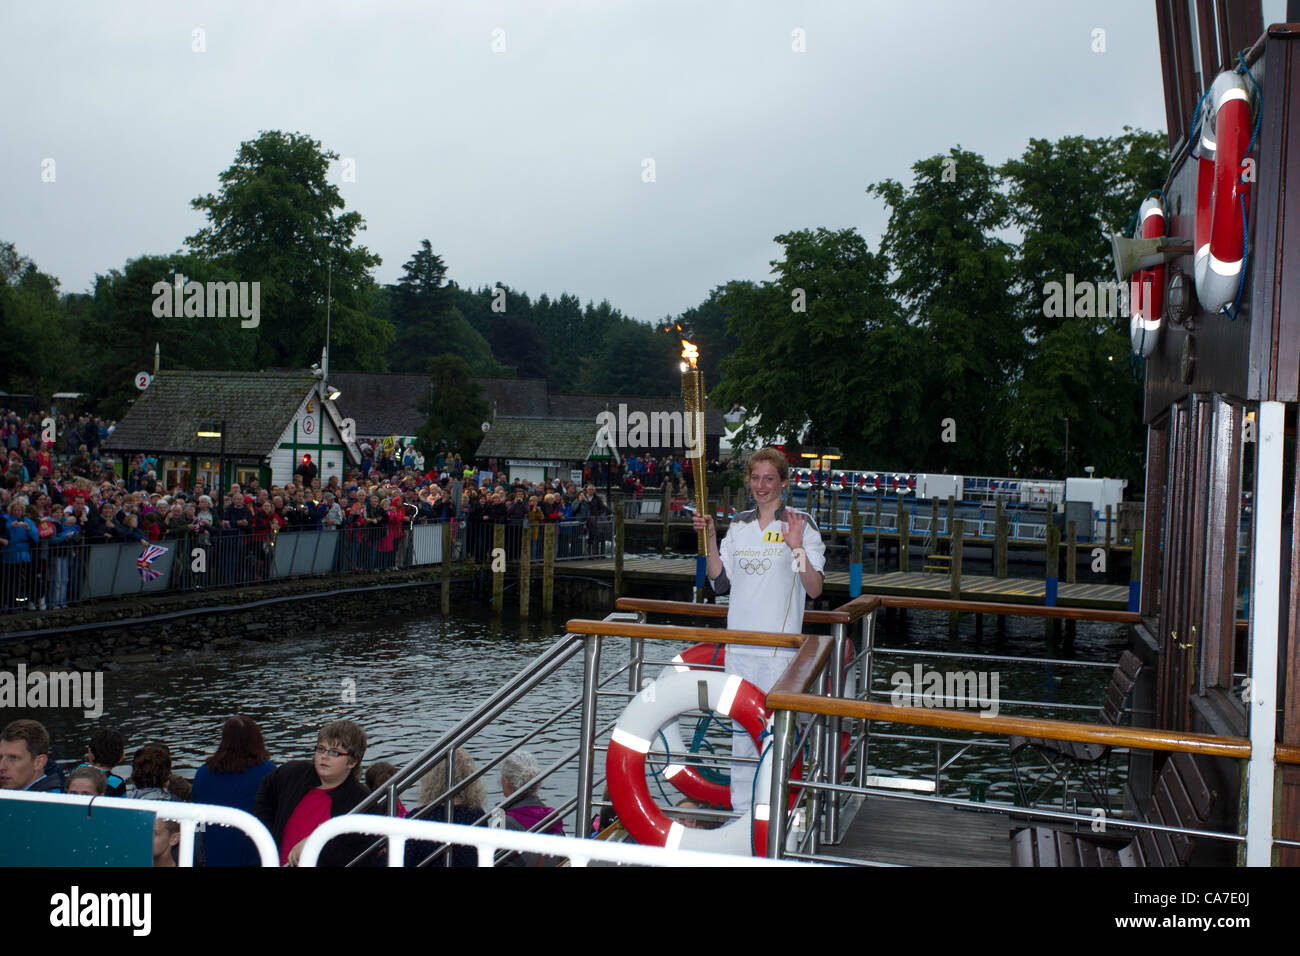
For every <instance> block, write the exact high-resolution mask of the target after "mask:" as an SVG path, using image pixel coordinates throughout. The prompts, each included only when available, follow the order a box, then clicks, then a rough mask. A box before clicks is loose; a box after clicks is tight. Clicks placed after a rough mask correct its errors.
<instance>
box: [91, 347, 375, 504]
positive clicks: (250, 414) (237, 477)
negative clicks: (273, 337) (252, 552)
mask: <svg viewBox="0 0 1300 956" xmlns="http://www.w3.org/2000/svg"><path fill="white" fill-rule="evenodd" d="M330 384H331V385H335V387H339V386H337V385H336V383H335V382H333V381H331V382H330ZM323 389H324V384H323V382H322V381H321V379H320V378H319V377H317V376H316V375H315V374H314V373H313V372H311V371H264V372H195V371H179V370H170V369H165V370H163V371H161V372H159V373H158V374H157V376H155V377H154V379H153V381H152V382H151V383H150V384H149V387H148V388H146V389H145V390H144V391H143V392H142V393H141V395H140V397H139V398H138V399H136V401H135V404H134V405H133V406H132V407H131V410H130V411H129V412H127V414H126V416H125V417H124V418H123V419H122V420H121V421H119V422H118V424H117V428H116V429H115V430H114V431H113V434H112V435H111V436H109V438H108V440H107V441H106V442H105V443H104V446H103V447H104V449H105V450H106V451H111V452H113V453H114V454H115V455H118V456H120V457H121V458H122V459H123V460H124V462H126V465H127V467H129V466H130V462H131V459H133V458H134V457H135V455H137V454H140V453H143V454H145V455H148V456H152V457H154V458H156V459H157V460H158V469H157V471H158V478H159V479H160V480H161V481H162V482H163V483H164V484H165V485H166V487H168V488H173V487H175V486H176V485H180V486H181V487H183V488H186V489H190V488H193V487H194V485H195V482H196V481H199V480H201V481H203V482H204V484H207V485H210V484H212V483H215V482H216V481H217V473H218V469H219V468H220V467H221V462H222V461H223V460H224V470H225V474H224V478H223V480H222V482H221V484H222V487H226V486H228V485H229V483H230V482H232V481H237V482H239V483H241V484H246V483H247V482H248V480H249V479H250V478H257V480H258V482H259V483H260V484H261V485H262V487H264V488H266V487H269V486H271V485H273V484H275V485H283V484H287V483H289V482H290V481H292V480H293V473H294V470H295V469H296V468H297V467H298V463H299V462H300V461H301V460H302V457H303V455H311V457H312V461H313V462H314V463H315V464H316V467H317V469H318V476H319V477H320V478H321V480H322V482H323V481H326V480H328V479H329V478H330V477H332V476H338V478H339V479H340V480H342V478H343V473H344V471H345V469H346V468H348V467H351V465H354V464H357V463H359V462H360V454H359V452H358V450H357V446H356V444H355V443H345V442H344V441H343V437H342V416H341V415H340V414H339V411H338V408H337V407H336V406H335V404H334V403H333V402H331V401H329V400H328V399H327V398H326V397H325V396H324V394H323ZM199 432H204V433H205V434H213V433H215V434H216V435H219V436H221V437H202V438H201V437H199Z"/></svg>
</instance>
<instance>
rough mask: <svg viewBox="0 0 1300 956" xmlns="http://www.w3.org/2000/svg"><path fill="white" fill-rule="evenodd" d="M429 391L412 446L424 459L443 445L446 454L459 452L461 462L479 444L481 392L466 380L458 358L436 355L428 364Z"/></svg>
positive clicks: (483, 409) (484, 408) (484, 410)
mask: <svg viewBox="0 0 1300 956" xmlns="http://www.w3.org/2000/svg"><path fill="white" fill-rule="evenodd" d="M431 385H432V391H431V394H430V396H429V398H427V399H425V401H424V402H422V403H421V405H420V407H419V411H420V412H422V413H423V414H424V415H426V416H427V417H426V419H425V422H424V424H423V425H421V426H420V428H419V429H418V430H417V431H416V433H415V440H416V446H417V447H418V448H419V449H420V451H421V452H423V453H424V455H425V456H426V457H428V458H432V456H433V455H434V454H435V453H436V451H437V449H438V446H439V445H440V444H443V443H445V445H446V448H447V451H448V452H453V453H454V452H459V453H460V455H461V457H462V458H463V459H464V460H465V461H470V460H471V459H473V457H474V451H475V449H477V448H478V446H479V442H481V441H482V440H483V428H482V425H483V422H485V421H487V419H488V404H487V402H486V401H484V400H483V398H482V397H481V394H482V389H481V388H480V387H479V385H478V384H477V383H476V382H474V381H473V380H472V379H471V378H470V369H469V365H468V364H466V362H465V360H464V359H463V358H461V357H460V356H459V355H454V354H446V355H439V356H438V357H437V358H435V359H434V360H433V363H432V376H431Z"/></svg>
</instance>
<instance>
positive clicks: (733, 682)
mask: <svg viewBox="0 0 1300 956" xmlns="http://www.w3.org/2000/svg"><path fill="white" fill-rule="evenodd" d="M700 684H704V685H705V688H706V690H707V693H708V699H707V705H708V707H709V709H710V710H712V711H714V712H715V713H717V714H720V715H722V716H724V717H730V718H732V719H733V720H736V721H738V722H739V723H740V725H741V726H742V727H744V728H745V730H746V731H748V733H749V736H750V737H751V738H752V739H753V741H754V744H755V746H756V747H757V748H758V750H759V753H760V758H759V764H758V770H757V771H756V773H755V777H754V786H755V790H754V806H753V807H752V808H751V809H750V810H747V811H746V812H745V813H744V814H743V815H742V816H740V817H738V818H737V819H735V820H732V821H731V822H730V823H728V824H727V825H726V826H723V827H719V828H718V829H716V830H696V829H689V828H687V827H684V826H682V825H681V824H680V823H677V822H676V821H673V820H669V819H668V817H667V816H666V815H665V814H664V812H663V811H662V810H660V809H659V807H658V806H657V805H656V804H655V802H654V800H652V799H651V797H650V788H649V787H648V786H647V785H646V778H645V762H646V754H647V753H648V752H649V750H650V746H651V740H652V739H653V738H654V737H655V736H656V735H657V734H658V732H659V728H660V727H662V726H663V725H664V724H666V723H668V722H669V721H671V720H674V719H676V718H677V717H678V716H680V715H681V714H684V713H686V712H687V711H691V710H696V709H698V708H699V706H700V700H699V692H698V688H699V685H700ZM766 730H767V717H766V715H765V711H764V707H763V692H762V691H760V690H759V689H758V688H757V687H755V686H754V685H753V684H751V683H749V681H746V680H742V679H741V678H739V677H737V676H736V675H735V674H718V673H689V672H686V673H672V674H666V675H665V676H663V677H661V678H659V680H657V681H655V682H654V683H653V684H651V685H650V686H649V687H647V688H646V689H645V690H643V691H641V693H639V694H637V696H636V697H634V698H632V701H631V703H629V704H628V706H627V709H626V710H625V711H623V714H622V716H621V717H619V719H618V723H617V724H615V726H614V732H613V734H612V735H611V736H610V739H609V750H608V752H607V753H606V755H605V778H606V782H607V783H608V784H609V796H610V799H611V800H612V801H613V804H614V812H615V813H617V814H618V818H619V820H621V821H622V823H623V825H624V826H625V827H627V831H628V833H630V834H631V835H632V839H634V840H636V841H637V842H638V843H641V844H645V845H649V846H663V847H667V848H668V849H671V850H675V849H678V848H680V849H683V850H702V851H705V852H713V853H732V854H736V855H739V856H745V855H749V854H750V853H751V852H752V853H754V854H755V855H757V856H766V855H767V823H768V817H769V816H770V814H769V812H768V811H769V805H770V802H771V794H770V791H771V784H772V761H771V760H770V759H767V758H768V756H769V755H768V753H767V751H768V747H767V746H765V744H767V745H770V739H765V737H766V736H767V735H766V734H765V731H766Z"/></svg>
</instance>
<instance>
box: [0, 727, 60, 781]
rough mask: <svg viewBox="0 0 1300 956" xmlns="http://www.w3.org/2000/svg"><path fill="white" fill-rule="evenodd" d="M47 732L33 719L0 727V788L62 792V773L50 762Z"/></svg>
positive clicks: (48, 735)
mask: <svg viewBox="0 0 1300 956" xmlns="http://www.w3.org/2000/svg"><path fill="white" fill-rule="evenodd" d="M49 761H50V734H49V731H47V730H46V729H45V727H44V726H42V725H41V724H39V723H37V722H36V721H34V720H15V721H12V722H11V723H10V724H9V725H8V726H6V727H5V729H4V730H3V731H0V789H4V790H29V791H31V792H32V793H61V792H62V791H63V773H62V771H60V770H58V767H57V766H56V765H53V764H51V763H50V762H49Z"/></svg>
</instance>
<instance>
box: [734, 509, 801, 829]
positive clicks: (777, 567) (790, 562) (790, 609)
mask: <svg viewBox="0 0 1300 956" xmlns="http://www.w3.org/2000/svg"><path fill="white" fill-rule="evenodd" d="M793 510H795V509H790V508H787V507H785V506H784V505H782V506H781V507H780V508H778V509H777V511H776V519H775V520H774V521H773V522H772V523H771V524H769V525H768V526H767V527H766V528H760V527H759V521H758V510H757V509H753V510H750V511H742V512H739V513H738V514H737V515H736V517H735V519H734V520H733V521H732V522H731V526H730V527H729V528H728V529H727V536H726V538H725V539H723V541H722V544H721V546H720V547H719V548H718V557H719V559H720V560H721V561H722V574H721V575H719V576H718V577H717V578H711V579H710V580H709V583H710V584H711V585H712V586H713V590H714V591H715V592H716V593H718V594H730V596H731V603H730V607H729V609H728V611H727V627H728V628H729V629H731V630H737V631H776V632H784V633H786V634H799V633H802V631H803V608H804V600H805V598H806V596H807V592H806V591H805V590H804V586H803V581H801V580H800V578H799V575H798V573H796V571H795V562H796V560H797V559H796V556H795V554H794V553H793V549H792V548H791V547H790V546H789V545H787V544H786V542H785V538H784V531H785V521H786V514H787V512H788V511H793ZM796 513H797V514H799V515H801V516H802V517H803V519H804V533H803V541H802V543H801V546H802V547H803V550H804V559H805V560H806V561H807V568H808V570H810V571H816V572H817V573H819V574H824V569H825V567H826V545H825V544H824V543H823V542H822V536H821V531H819V530H818V528H817V525H816V523H815V522H814V521H813V519H812V517H811V516H810V515H808V514H807V513H805V512H803V511H796ZM794 654H795V652H794V651H793V650H791V649H789V648H782V647H751V646H746V645H743V644H731V645H728V647H727V666H726V670H727V673H729V674H737V675H739V676H740V677H743V678H744V679H745V680H747V681H749V682H750V683H752V684H754V685H756V686H757V687H758V689H759V690H761V691H763V693H767V692H768V691H769V690H771V689H772V685H773V684H775V683H776V681H777V678H778V677H780V676H781V673H782V672H783V671H784V670H785V668H786V666H787V665H788V664H789V663H790V661H791V660H792V659H793V658H794ZM737 729H739V728H737ZM732 753H733V754H734V755H736V756H747V757H756V756H758V754H757V753H756V752H755V749H754V744H753V741H751V740H750V739H749V735H748V734H746V733H745V732H744V731H743V730H740V732H739V733H735V734H733V735H732ZM753 780H754V765H753V764H741V765H736V766H733V767H732V768H731V805H732V807H733V808H735V809H737V810H747V809H749V806H750V803H751V799H752V790H753Z"/></svg>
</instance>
